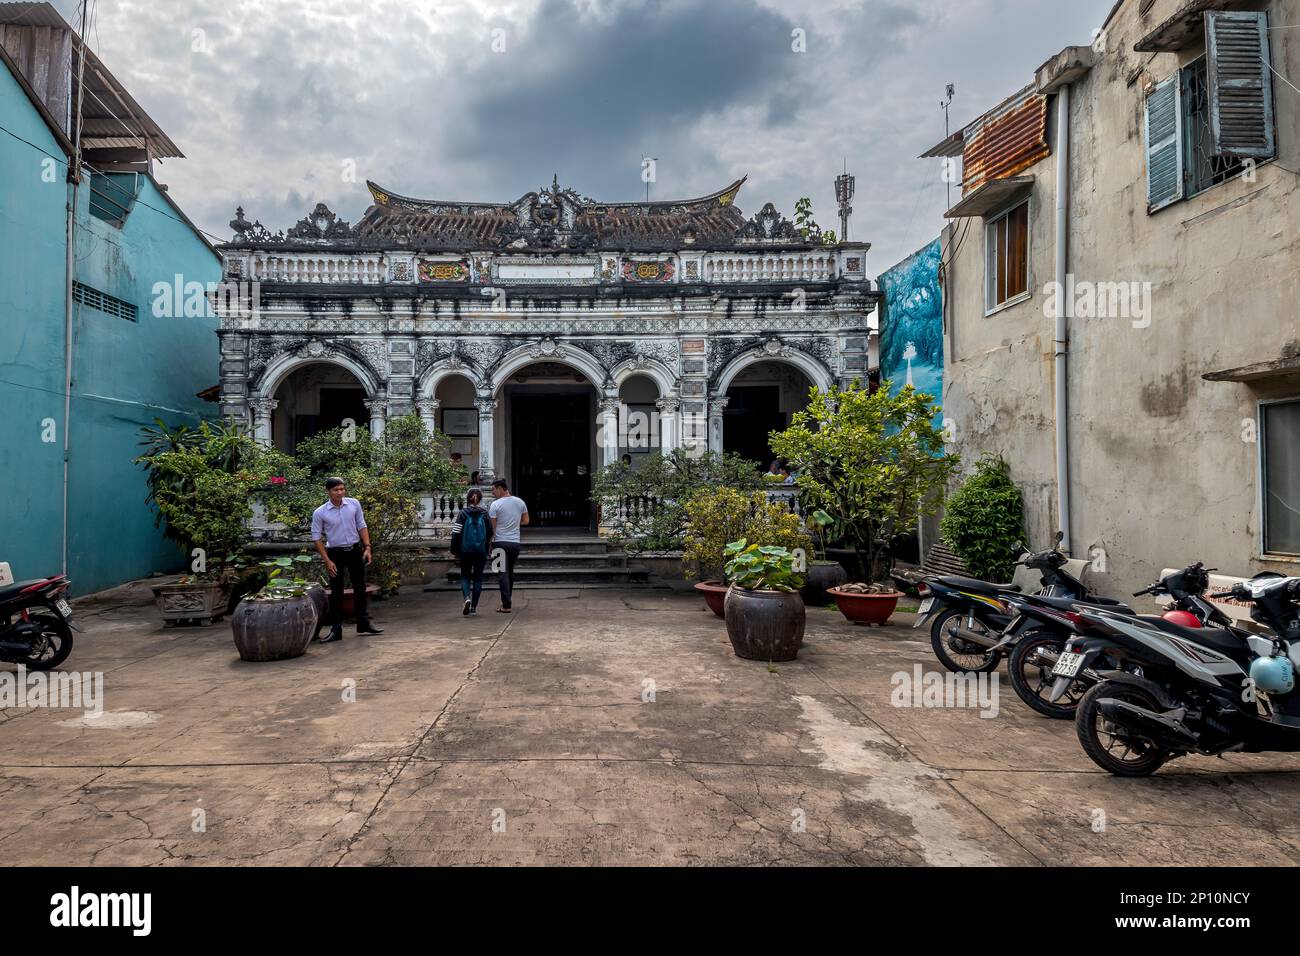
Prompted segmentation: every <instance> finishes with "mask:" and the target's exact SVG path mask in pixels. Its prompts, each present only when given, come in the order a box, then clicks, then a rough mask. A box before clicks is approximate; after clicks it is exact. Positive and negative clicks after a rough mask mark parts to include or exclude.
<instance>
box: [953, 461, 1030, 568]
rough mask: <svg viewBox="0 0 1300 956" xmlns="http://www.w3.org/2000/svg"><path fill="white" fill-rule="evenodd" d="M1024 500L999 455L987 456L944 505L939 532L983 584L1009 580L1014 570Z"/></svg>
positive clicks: (1022, 528)
mask: <svg viewBox="0 0 1300 956" xmlns="http://www.w3.org/2000/svg"><path fill="white" fill-rule="evenodd" d="M1024 526H1025V502H1024V498H1023V496H1022V495H1021V494H1020V489H1019V488H1017V487H1016V485H1015V482H1013V481H1012V480H1011V467H1010V465H1008V464H1007V462H1006V460H1005V459H1004V458H1002V456H1001V455H993V454H986V455H984V456H983V457H982V458H981V459H980V460H979V461H978V462H976V464H975V471H974V473H972V474H971V475H970V477H968V478H967V479H966V480H965V481H963V482H962V483H961V487H960V488H958V489H957V490H956V491H955V492H954V493H953V494H952V495H951V496H950V497H949V498H948V500H947V501H946V502H945V503H944V516H943V520H942V521H941V522H940V523H939V533H940V534H941V535H942V536H943V540H944V541H946V542H948V546H949V547H951V548H952V549H953V550H954V551H956V552H957V555H958V556H959V557H960V558H961V559H962V560H963V561H964V562H966V566H967V567H968V568H970V570H971V573H972V574H974V575H975V576H976V577H978V578H984V579H986V580H996V581H1007V580H1010V578H1011V575H1012V573H1013V572H1014V570H1015V555H1014V554H1013V553H1012V550H1011V547H1012V545H1014V544H1015V543H1016V542H1017V541H1022V540H1024Z"/></svg>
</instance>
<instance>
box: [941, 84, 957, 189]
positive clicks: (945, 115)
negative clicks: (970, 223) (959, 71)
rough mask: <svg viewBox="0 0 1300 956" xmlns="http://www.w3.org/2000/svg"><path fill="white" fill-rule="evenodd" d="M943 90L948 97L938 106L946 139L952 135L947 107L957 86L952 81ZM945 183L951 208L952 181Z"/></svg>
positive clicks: (950, 103)
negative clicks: (941, 111)
mask: <svg viewBox="0 0 1300 956" xmlns="http://www.w3.org/2000/svg"><path fill="white" fill-rule="evenodd" d="M944 92H945V94H946V95H947V97H948V98H947V99H946V100H944V101H943V102H942V103H940V104H939V108H940V109H942V110H943V138H944V139H945V140H946V139H947V138H948V137H949V136H950V135H952V134H951V133H949V131H948V107H950V106H952V98H953V97H954V96H956V95H957V87H956V86H955V85H953V84H952V83H949V84H948V88H947V89H946V90H945V91H944ZM944 178H945V179H950V178H951V177H947V176H945V177H944ZM947 185H948V206H947V208H948V209H951V208H952V183H951V182H949V183H948V184H947Z"/></svg>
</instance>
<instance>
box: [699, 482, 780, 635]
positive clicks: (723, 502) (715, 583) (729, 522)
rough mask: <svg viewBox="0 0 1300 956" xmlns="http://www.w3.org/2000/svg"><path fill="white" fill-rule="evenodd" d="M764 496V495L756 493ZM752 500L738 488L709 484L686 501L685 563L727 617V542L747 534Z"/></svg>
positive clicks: (710, 600)
mask: <svg viewBox="0 0 1300 956" xmlns="http://www.w3.org/2000/svg"><path fill="white" fill-rule="evenodd" d="M757 498H758V499H759V500H762V498H763V496H762V495H761V494H759V495H758V496H757ZM752 504H753V501H752V500H751V498H750V496H749V495H746V494H743V493H741V492H739V491H737V490H736V489H735V488H706V489H702V490H700V491H697V492H695V494H693V495H691V497H690V498H688V499H687V501H686V504H685V508H684V511H685V517H686V530H685V533H684V535H683V537H682V563H683V564H684V565H685V566H686V576H687V577H688V578H689V577H696V576H698V577H699V578H700V580H699V581H697V582H696V583H695V590H696V591H698V592H699V593H700V594H701V595H702V596H703V597H704V603H705V604H707V605H708V608H709V610H710V611H712V612H713V613H714V614H716V615H717V616H718V617H720V618H721V617H724V616H725V615H724V608H723V601H724V599H725V598H726V596H727V583H726V581H724V580H723V575H724V565H725V564H726V561H727V554H726V552H727V543H728V542H729V541H735V540H737V539H739V538H742V537H744V535H745V528H746V527H747V526H748V524H749V520H750V508H751V506H752Z"/></svg>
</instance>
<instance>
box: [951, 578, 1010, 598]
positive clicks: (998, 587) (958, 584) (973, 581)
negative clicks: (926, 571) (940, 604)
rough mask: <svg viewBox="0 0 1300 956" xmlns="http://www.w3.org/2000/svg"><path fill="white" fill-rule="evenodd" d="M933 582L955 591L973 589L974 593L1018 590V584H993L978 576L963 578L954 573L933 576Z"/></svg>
mask: <svg viewBox="0 0 1300 956" xmlns="http://www.w3.org/2000/svg"><path fill="white" fill-rule="evenodd" d="M935 583H936V584H941V585H943V586H944V587H948V588H953V589H954V590H957V591H974V592H975V593H976V594H997V593H998V592H999V591H1019V590H1020V585H1018V584H993V583H991V582H989V581H981V580H980V579H979V578H963V577H958V576H956V575H945V576H944V577H941V578H935Z"/></svg>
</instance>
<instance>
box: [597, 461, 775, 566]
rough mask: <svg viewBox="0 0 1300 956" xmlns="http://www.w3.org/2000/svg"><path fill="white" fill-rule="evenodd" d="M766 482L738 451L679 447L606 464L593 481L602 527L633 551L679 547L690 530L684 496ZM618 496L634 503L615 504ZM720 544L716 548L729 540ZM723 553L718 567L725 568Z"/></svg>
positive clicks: (719, 548) (719, 552)
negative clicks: (701, 451)
mask: <svg viewBox="0 0 1300 956" xmlns="http://www.w3.org/2000/svg"><path fill="white" fill-rule="evenodd" d="M761 485H762V479H761V478H760V477H759V467H758V463H757V462H753V461H749V460H748V459H746V458H742V457H741V456H739V455H733V454H726V455H718V454H716V453H714V452H706V453H704V454H697V453H696V452H694V451H693V450H691V449H687V448H678V449H677V450H675V451H673V452H671V453H670V454H667V455H664V454H660V453H658V452H655V453H651V454H647V455H642V456H640V461H639V462H638V464H637V467H635V468H631V467H629V466H627V465H625V464H623V463H622V462H621V461H618V462H614V463H613V464H610V465H606V466H605V467H604V468H602V469H601V470H600V471H599V472H597V474H596V478H595V481H594V482H593V483H592V489H591V500H592V501H593V502H594V503H595V504H597V505H599V506H600V507H601V508H602V509H604V513H603V514H602V516H601V522H600V523H601V527H602V528H605V529H606V530H607V531H608V532H609V536H610V537H611V538H612V539H613V540H614V541H616V542H618V543H619V544H621V545H622V546H623V547H624V548H626V549H627V550H629V551H675V550H677V549H678V548H680V547H682V536H683V535H684V533H685V531H686V524H687V520H688V519H687V515H686V502H687V501H688V500H690V498H691V497H692V496H693V495H694V494H696V493H697V492H699V491H703V490H706V489H714V488H733V489H739V490H742V491H743V490H747V489H750V488H758V487H761ZM620 502H626V503H627V504H628V505H629V506H630V507H629V508H628V509H627V510H626V513H623V512H620V511H619V510H617V506H618V504H619V503H620ZM731 540H734V538H727V539H725V540H724V541H723V542H722V543H721V544H720V545H718V554H719V556H720V555H721V554H722V548H723V546H725V545H726V542H727V541H731ZM721 570H722V565H721V558H720V557H719V561H718V571H719V572H721Z"/></svg>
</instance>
